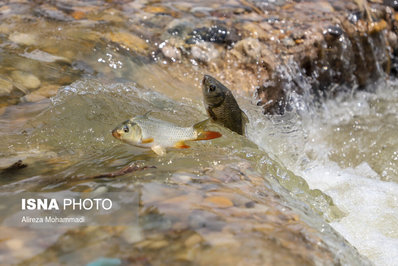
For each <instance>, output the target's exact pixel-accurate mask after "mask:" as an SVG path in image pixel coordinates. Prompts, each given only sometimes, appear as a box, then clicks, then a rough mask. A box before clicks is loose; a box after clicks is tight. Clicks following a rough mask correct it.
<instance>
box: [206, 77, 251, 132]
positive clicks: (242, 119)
mask: <svg viewBox="0 0 398 266" xmlns="http://www.w3.org/2000/svg"><path fill="white" fill-rule="evenodd" d="M202 91H203V97H204V103H205V107H206V111H207V113H208V115H209V116H210V119H211V120H212V121H213V122H215V123H217V124H219V125H222V126H224V127H226V128H229V129H230V130H232V131H234V132H236V133H238V134H240V135H244V134H245V127H246V123H247V122H248V121H249V119H248V118H247V116H246V114H245V113H244V112H243V111H242V110H241V109H240V108H239V105H238V103H237V102H236V100H235V98H234V96H233V95H232V92H231V91H230V90H229V89H228V88H227V87H225V86H224V85H223V84H222V83H221V82H219V81H218V80H216V79H215V78H213V77H212V76H209V75H205V76H204V77H203V81H202Z"/></svg>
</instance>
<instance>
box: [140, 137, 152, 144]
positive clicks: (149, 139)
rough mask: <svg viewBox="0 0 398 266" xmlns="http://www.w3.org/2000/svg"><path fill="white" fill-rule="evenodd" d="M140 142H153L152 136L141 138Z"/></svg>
mask: <svg viewBox="0 0 398 266" xmlns="http://www.w3.org/2000/svg"><path fill="white" fill-rule="evenodd" d="M141 142H142V143H151V142H153V138H147V139H142V140H141Z"/></svg>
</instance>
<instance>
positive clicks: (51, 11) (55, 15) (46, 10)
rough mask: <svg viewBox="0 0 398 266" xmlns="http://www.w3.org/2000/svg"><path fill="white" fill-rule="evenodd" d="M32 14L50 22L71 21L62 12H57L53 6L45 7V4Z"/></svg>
mask: <svg viewBox="0 0 398 266" xmlns="http://www.w3.org/2000/svg"><path fill="white" fill-rule="evenodd" d="M34 12H35V14H36V15H37V16H40V17H45V18H48V19H52V20H57V21H71V20H73V18H72V17H70V16H69V15H67V14H65V13H64V12H63V11H62V10H59V9H57V8H56V7H54V6H51V5H47V4H44V5H40V6H38V7H37V8H36V9H35V11H34Z"/></svg>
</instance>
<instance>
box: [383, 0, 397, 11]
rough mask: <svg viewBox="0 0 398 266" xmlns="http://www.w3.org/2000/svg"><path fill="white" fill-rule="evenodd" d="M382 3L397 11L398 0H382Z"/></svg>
mask: <svg viewBox="0 0 398 266" xmlns="http://www.w3.org/2000/svg"><path fill="white" fill-rule="evenodd" d="M383 4H384V5H386V6H390V7H392V8H394V10H395V11H398V0H383Z"/></svg>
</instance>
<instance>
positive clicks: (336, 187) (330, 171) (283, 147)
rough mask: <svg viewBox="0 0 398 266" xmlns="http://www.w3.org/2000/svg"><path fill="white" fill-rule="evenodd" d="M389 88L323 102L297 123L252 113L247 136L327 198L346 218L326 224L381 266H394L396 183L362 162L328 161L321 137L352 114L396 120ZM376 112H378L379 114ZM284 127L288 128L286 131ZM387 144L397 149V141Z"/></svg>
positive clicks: (395, 99) (396, 100) (395, 98)
mask: <svg viewBox="0 0 398 266" xmlns="http://www.w3.org/2000/svg"><path fill="white" fill-rule="evenodd" d="M394 86H396V85H394V84H390V85H389V86H379V88H378V89H377V90H376V92H375V93H365V92H363V93H358V94H357V95H356V96H355V97H352V98H349V97H346V98H344V97H342V98H340V99H334V100H331V101H327V102H326V103H324V105H323V109H322V110H316V111H315V112H314V114H305V115H307V116H306V117H301V118H297V119H296V118H293V119H292V118H291V117H286V116H282V117H280V118H276V119H275V118H271V117H270V118H259V119H257V118H258V116H257V115H256V114H254V113H253V112H252V115H251V118H252V120H253V121H252V126H251V127H250V128H249V134H248V137H249V138H250V139H251V140H252V141H254V142H255V143H257V144H258V145H259V146H260V147H262V149H264V150H265V151H266V152H268V153H270V154H271V155H274V156H275V157H276V158H277V159H278V160H280V161H281V162H282V163H283V164H284V165H285V166H286V167H287V168H288V169H289V170H291V171H293V172H294V173H295V174H297V175H299V176H301V177H303V178H304V179H305V180H306V181H307V183H308V184H309V186H310V188H311V189H320V190H321V191H323V192H324V193H326V194H328V195H329V196H331V197H332V199H333V201H334V203H335V204H336V205H337V207H338V208H339V209H340V210H342V211H343V212H344V213H345V214H346V216H345V217H344V218H342V219H341V220H335V221H332V222H331V225H332V226H333V227H334V228H335V230H337V231H338V232H339V233H340V234H341V235H343V236H344V237H345V238H346V239H347V240H348V241H349V242H350V243H351V244H352V245H353V246H354V247H356V248H357V249H358V250H359V252H360V253H361V254H362V255H364V256H366V257H368V258H369V259H370V260H371V261H372V262H374V263H375V264H376V265H383V266H384V265H391V266H392V265H398V184H397V183H394V182H386V181H383V180H381V177H380V176H379V174H378V173H377V172H376V171H375V170H374V169H372V167H371V166H370V164H369V163H368V162H366V161H363V162H362V163H360V164H359V165H357V166H356V167H355V168H343V167H342V166H340V165H339V164H337V163H336V162H334V161H332V160H331V159H330V158H329V151H331V150H333V149H334V147H332V146H331V145H332V144H331V143H330V140H329V142H328V141H327V140H326V139H325V135H327V134H329V133H330V132H332V131H331V128H332V127H333V126H339V125H340V124H344V123H347V122H349V121H351V120H352V119H356V117H358V116H362V117H363V118H364V119H367V117H369V116H373V117H375V116H376V115H380V116H377V117H383V115H391V114H392V115H395V116H397V115H398V114H397V112H396V110H397V106H398V89H397V88H396V87H395V88H394ZM378 99H380V100H383V99H384V101H382V102H383V107H385V108H382V109H380V108H379V109H378V110H375V109H373V108H374V107H373V106H372V101H373V102H374V101H375V100H378ZM385 99H387V101H386V100H385ZM380 110H384V113H379V112H380ZM249 114H250V112H249ZM373 122H375V123H376V125H375V126H378V128H382V130H394V129H391V128H394V127H386V124H385V122H383V119H380V120H378V119H374V120H372V123H373ZM259 127H260V128H261V129H259ZM286 128H290V129H292V130H291V132H288V131H286V130H285V129H286ZM285 131H286V132H285ZM390 133H393V132H390ZM350 134H351V133H350ZM393 134H394V133H393ZM329 135H330V134H329ZM357 137H359V136H357ZM397 140H398V139H397ZM379 145H380V144H379ZM389 145H392V147H393V148H394V149H395V148H396V150H397V151H398V141H396V142H395V143H389ZM365 148H366V146H365ZM334 151H335V152H338V150H337V151H336V149H334ZM380 160H381V159H380ZM383 178H384V180H394V179H392V178H390V179H388V178H385V177H384V176H383ZM395 180H396V179H395Z"/></svg>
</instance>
